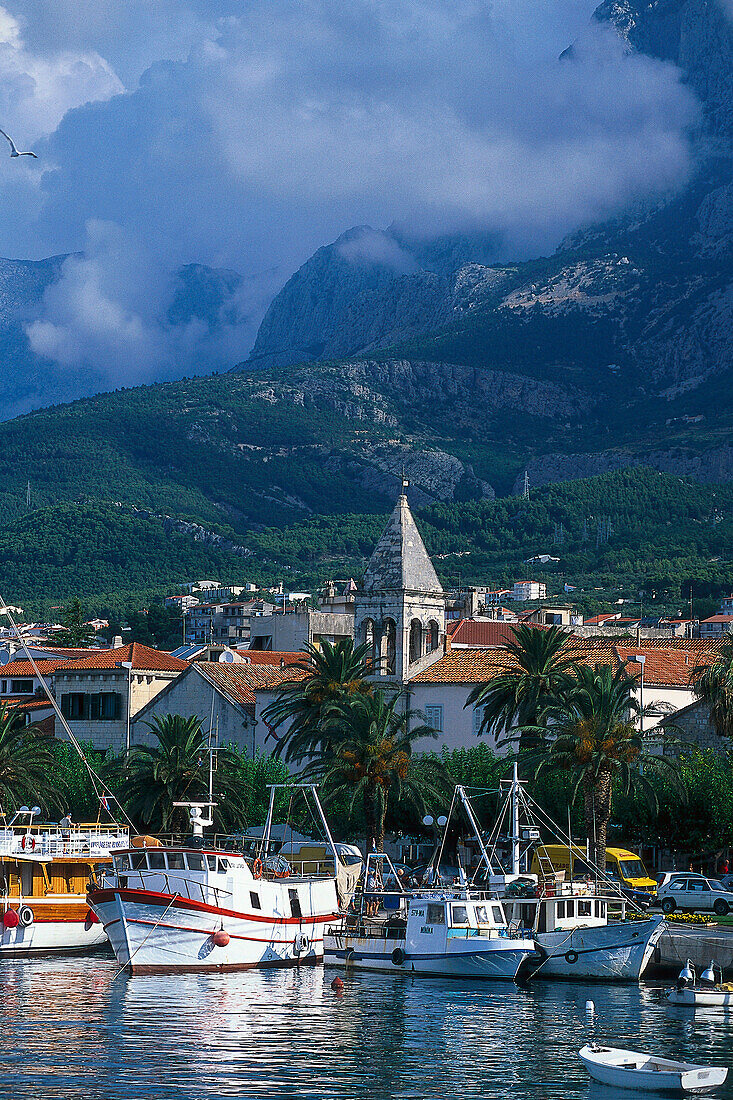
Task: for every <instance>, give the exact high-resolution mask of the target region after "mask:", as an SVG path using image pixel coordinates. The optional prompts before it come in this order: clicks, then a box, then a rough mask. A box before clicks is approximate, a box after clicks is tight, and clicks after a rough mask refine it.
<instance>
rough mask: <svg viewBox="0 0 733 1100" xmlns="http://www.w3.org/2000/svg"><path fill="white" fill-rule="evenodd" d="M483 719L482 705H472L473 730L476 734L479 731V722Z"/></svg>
mask: <svg viewBox="0 0 733 1100" xmlns="http://www.w3.org/2000/svg"><path fill="white" fill-rule="evenodd" d="M483 720H484V708H483V707H474V708H473V732H474V733H475V734H477V735H478V734H479V733H480V732H481V723H482V722H483Z"/></svg>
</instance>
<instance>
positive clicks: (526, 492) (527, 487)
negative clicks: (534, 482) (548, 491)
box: [522, 470, 529, 500]
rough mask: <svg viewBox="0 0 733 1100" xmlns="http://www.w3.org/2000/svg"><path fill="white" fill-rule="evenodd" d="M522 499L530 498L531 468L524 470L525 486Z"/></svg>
mask: <svg viewBox="0 0 733 1100" xmlns="http://www.w3.org/2000/svg"><path fill="white" fill-rule="evenodd" d="M522 500H529V470H525V471H524V487H523V489H522Z"/></svg>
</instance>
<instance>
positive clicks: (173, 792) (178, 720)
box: [115, 714, 245, 833]
mask: <svg viewBox="0 0 733 1100" xmlns="http://www.w3.org/2000/svg"><path fill="white" fill-rule="evenodd" d="M147 725H148V729H149V730H150V731H151V733H152V734H153V736H154V737H155V741H156V743H155V744H153V745H134V746H133V747H132V748H131V749H128V751H127V752H126V753H125V754H124V756H123V757H122V759H121V761H120V762H119V763H117V764H116V766H115V770H116V772H117V773H118V774H117V778H118V780H119V787H118V797H119V798H120V800H121V802H123V804H124V805H125V807H126V809H127V811H128V813H129V814H130V816H131V817H132V818H133V819H134V820H135V821H137V822H139V823H140V824H141V825H142V826H144V827H145V828H148V829H150V830H152V831H153V832H165V833H168V832H185V831H187V830H188V827H189V818H188V812H187V810H186V809H185V807H182V806H175V805H174V803H175V802H203V801H205V800H206V799H207V798H208V790H209V749H208V743H207V738H206V735H205V733H204V731H203V729H202V728H201V721H200V719H198V718H195V717H191V718H184V717H183V716H182V715H180V714H164V715H162V716H160V715H156V717H155V718H154V720H153V721H152V722H149V723H148V724H147ZM238 773H239V757H238V756H237V754H236V753H234V752H232V751H231V750H229V749H219V750H218V752H217V755H216V772H215V776H214V801H215V802H218V805H217V807H216V810H215V816H216V819H217V823H218V824H219V826H220V827H221V828H223V829H232V828H237V827H239V826H241V825H242V824H244V794H245V791H244V782H243V780H242V778H241V776H239V774H238Z"/></svg>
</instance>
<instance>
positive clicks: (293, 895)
mask: <svg viewBox="0 0 733 1100" xmlns="http://www.w3.org/2000/svg"><path fill="white" fill-rule="evenodd" d="M288 897H289V898H290V912H291V913H292V915H293V916H294V917H299V918H300V917H301V916H302V915H303V914H302V913H301V911H300V899H299V897H298V891H297V890H296V889H295V888H294V887H291V888H290V890H288Z"/></svg>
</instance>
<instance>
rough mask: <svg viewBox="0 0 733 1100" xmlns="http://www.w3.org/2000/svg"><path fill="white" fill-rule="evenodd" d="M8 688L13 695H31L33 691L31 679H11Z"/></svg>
mask: <svg viewBox="0 0 733 1100" xmlns="http://www.w3.org/2000/svg"><path fill="white" fill-rule="evenodd" d="M10 690H11V692H12V693H13V695H31V694H32V693H33V681H32V680H11V681H10Z"/></svg>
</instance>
